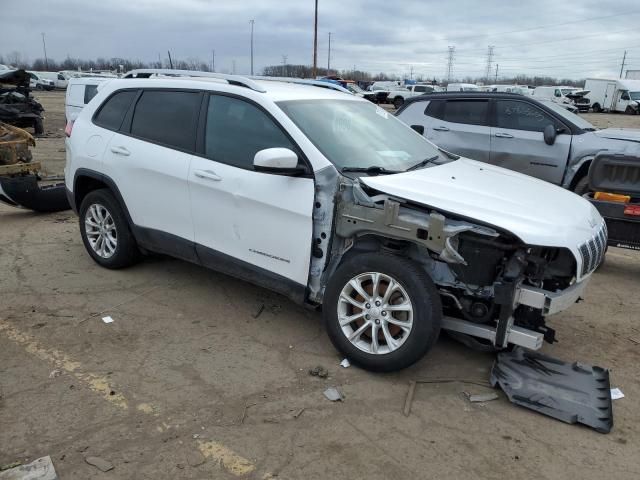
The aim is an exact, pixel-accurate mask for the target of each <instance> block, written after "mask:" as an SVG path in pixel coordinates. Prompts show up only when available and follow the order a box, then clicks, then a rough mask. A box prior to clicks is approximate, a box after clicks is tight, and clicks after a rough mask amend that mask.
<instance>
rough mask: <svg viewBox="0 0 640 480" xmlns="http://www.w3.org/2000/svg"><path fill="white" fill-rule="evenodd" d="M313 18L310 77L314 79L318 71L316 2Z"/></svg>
mask: <svg viewBox="0 0 640 480" xmlns="http://www.w3.org/2000/svg"><path fill="white" fill-rule="evenodd" d="M315 3H316V10H315V17H314V21H313V69H312V70H311V77H312V78H314V79H315V78H316V75H317V70H318V0H316V2H315Z"/></svg>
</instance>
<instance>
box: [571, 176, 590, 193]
mask: <svg viewBox="0 0 640 480" xmlns="http://www.w3.org/2000/svg"><path fill="white" fill-rule="evenodd" d="M589 191H590V189H589V177H588V176H587V175H585V176H584V177H582V178H581V179H580V180H578V182H577V183H576V185H575V187H573V193H575V194H576V195H580V196H583V195H584V194H585V193H587V192H589Z"/></svg>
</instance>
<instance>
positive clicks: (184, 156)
mask: <svg viewBox="0 0 640 480" xmlns="http://www.w3.org/2000/svg"><path fill="white" fill-rule="evenodd" d="M170 75H171V76H170ZM187 75H190V77H187ZM127 77H129V78H124V79H118V80H111V81H109V82H105V83H103V84H102V86H101V88H100V90H99V91H98V94H97V95H96V97H95V98H94V99H93V100H92V101H91V102H90V103H89V104H88V105H87V106H86V107H85V108H84V110H83V111H82V113H81V114H80V115H79V116H78V118H77V120H76V121H75V123H74V124H69V125H68V126H67V135H68V137H69V138H68V139H67V165H66V170H65V174H66V184H67V189H68V196H69V200H70V202H71V204H72V205H73V206H74V209H75V210H76V211H77V212H78V213H79V216H80V231H81V235H82V240H83V242H84V245H85V246H86V249H87V251H88V252H89V254H90V255H91V256H92V257H93V259H94V260H95V261H96V262H97V263H99V264H100V265H103V266H105V267H107V268H120V267H125V266H128V265H131V264H132V263H133V262H134V261H135V260H136V259H137V258H138V256H139V254H140V252H143V253H144V252H146V251H153V252H160V253H164V254H168V255H172V256H174V257H178V258H182V259H185V260H188V261H191V262H195V263H198V264H201V265H205V266H207V267H210V268H212V269H215V270H218V271H222V272H225V273H228V274H230V275H233V276H236V277H240V278H243V279H246V280H248V281H250V282H253V283H255V284H257V285H261V286H264V287H266V288H269V289H272V290H275V291H277V292H280V293H283V294H285V295H287V296H289V297H290V298H292V299H294V300H295V301H297V302H300V303H303V304H306V305H309V306H312V307H318V306H322V311H323V315H324V319H325V322H326V328H327V331H328V334H329V336H330V338H331V340H332V342H333V344H334V345H335V346H336V348H337V349H338V350H340V351H341V352H342V354H344V355H345V356H347V357H348V358H349V359H351V361H352V362H353V363H356V364H358V365H361V366H362V367H364V368H367V369H370V370H377V371H390V370H397V369H400V368H403V367H406V366H408V365H410V364H412V363H414V362H416V361H417V360H419V359H420V358H421V357H422V356H423V355H424V354H425V353H426V352H427V351H428V350H429V349H430V348H431V346H432V345H433V344H434V342H435V341H436V339H437V337H438V334H439V332H440V330H441V328H444V329H446V330H449V331H450V332H451V333H452V334H453V335H455V336H456V337H458V338H460V339H461V340H463V341H465V342H466V343H469V344H475V345H480V346H484V347H486V348H498V349H499V348H505V347H507V346H508V345H510V344H517V345H521V346H524V347H526V348H531V349H537V348H540V346H541V344H542V341H543V339H544V338H546V339H547V340H550V341H553V330H551V329H550V328H548V327H546V326H545V317H546V316H548V315H551V314H553V313H556V312H558V311H561V310H563V309H565V308H567V307H569V306H570V305H571V304H573V303H575V302H576V301H577V300H578V299H579V297H580V296H581V294H582V292H583V291H584V288H585V285H586V284H587V282H588V280H589V277H590V275H591V274H592V272H593V271H594V270H595V268H596V267H597V266H598V264H599V262H600V261H601V259H602V256H603V254H604V250H605V246H606V243H607V232H606V229H605V224H604V221H603V219H602V218H601V217H600V215H599V214H598V212H597V211H596V210H595V208H594V207H593V206H592V205H591V204H590V203H589V202H588V201H586V200H584V199H583V198H581V197H579V196H577V195H575V194H573V193H571V192H568V191H566V190H563V189H561V188H559V187H556V186H554V185H551V184H549V183H546V182H543V181H540V180H536V179H533V178H530V177H527V176H524V175H521V174H518V173H514V172H512V171H510V170H504V169H501V168H498V167H494V166H490V165H487V164H484V163H479V162H476V161H473V160H468V159H465V158H459V157H456V156H454V155H452V154H449V153H447V152H444V151H442V150H439V149H438V148H437V147H435V146H434V145H433V144H431V143H429V142H428V141H427V140H425V139H424V138H423V137H422V136H420V135H419V134H417V133H416V132H414V131H413V130H411V129H410V128H409V127H407V126H405V125H404V124H402V123H401V122H400V121H399V120H397V119H396V118H394V117H393V116H392V115H389V114H388V113H387V112H386V111H385V110H383V109H380V108H379V107H376V106H375V105H373V104H372V103H371V102H368V101H366V100H362V99H360V98H358V97H356V96H353V95H349V94H346V93H342V92H337V91H332V90H328V89H326V88H318V87H316V86H312V85H301V84H296V82H295V81H292V82H293V83H286V82H281V81H269V80H268V79H258V78H244V77H237V76H225V75H215V74H209V75H207V74H204V73H196V72H176V71H168V72H165V71H149V70H144V71H134V72H131V73H130V74H129V75H127Z"/></svg>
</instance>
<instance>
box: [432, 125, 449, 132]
mask: <svg viewBox="0 0 640 480" xmlns="http://www.w3.org/2000/svg"><path fill="white" fill-rule="evenodd" d="M433 129H434V130H436V131H437V132H448V131H449V128H447V127H442V126H441V127H433Z"/></svg>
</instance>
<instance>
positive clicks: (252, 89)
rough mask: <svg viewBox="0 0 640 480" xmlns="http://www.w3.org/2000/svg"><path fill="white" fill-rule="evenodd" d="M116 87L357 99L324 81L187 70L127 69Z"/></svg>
mask: <svg viewBox="0 0 640 480" xmlns="http://www.w3.org/2000/svg"><path fill="white" fill-rule="evenodd" d="M113 85H114V87H113V88H114V89H115V88H118V87H119V88H132V87H136V86H142V87H146V88H149V87H159V86H162V87H166V88H190V89H201V90H202V89H204V90H218V91H225V92H234V93H238V94H241V95H243V96H248V97H252V98H256V95H264V96H266V97H267V98H270V99H271V100H272V101H275V102H277V101H286V100H312V99H341V100H359V98H358V97H356V96H355V95H352V94H351V93H350V92H348V90H346V89H344V88H342V87H340V86H339V85H335V84H332V83H329V82H326V81H314V80H303V79H295V78H274V77H256V76H254V77H244V76H241V75H226V74H217V73H211V72H196V71H187V70H166V69H162V70H154V69H142V70H132V71H131V72H128V73H127V74H126V75H125V76H124V78H122V79H118V80H113Z"/></svg>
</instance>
